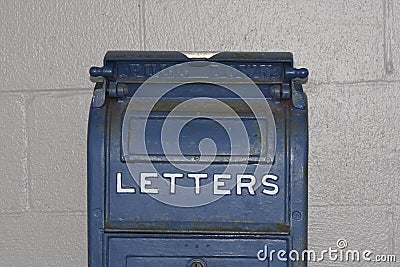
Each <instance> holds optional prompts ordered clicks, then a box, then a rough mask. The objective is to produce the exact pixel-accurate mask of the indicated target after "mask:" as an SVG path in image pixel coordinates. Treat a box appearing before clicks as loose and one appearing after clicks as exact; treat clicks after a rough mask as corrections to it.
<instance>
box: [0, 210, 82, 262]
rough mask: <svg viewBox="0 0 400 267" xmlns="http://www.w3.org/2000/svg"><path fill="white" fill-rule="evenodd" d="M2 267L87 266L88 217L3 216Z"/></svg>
mask: <svg viewBox="0 0 400 267" xmlns="http://www.w3.org/2000/svg"><path fill="white" fill-rule="evenodd" d="M0 225H1V227H2V231H1V233H0V237H1V238H0V265H1V266H87V237H86V236H87V234H86V216H85V215H82V214H48V213H33V214H32V213H24V214H22V215H18V216H9V215H2V216H0Z"/></svg>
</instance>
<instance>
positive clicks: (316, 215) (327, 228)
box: [308, 206, 394, 266]
mask: <svg viewBox="0 0 400 267" xmlns="http://www.w3.org/2000/svg"><path fill="white" fill-rule="evenodd" d="M392 216H393V214H392V210H391V208H390V207H382V206H363V207H355V206H346V207H333V206H332V207H312V208H311V209H310V210H309V230H308V233H309V249H313V250H315V251H317V252H319V253H317V255H320V252H321V251H322V250H324V249H329V247H331V248H332V249H337V250H340V249H339V248H338V246H337V242H338V240H339V239H344V240H346V242H347V247H345V248H344V249H342V251H344V253H346V251H348V250H359V251H361V252H362V251H364V250H370V251H372V252H373V254H372V255H378V254H389V253H391V251H392V250H393V245H392V244H393V242H392V232H393V227H392V226H393V225H392ZM344 255H345V254H344ZM374 264H376V263H373V262H369V263H368V262H365V261H360V262H344V261H339V260H337V261H329V260H324V261H320V262H312V263H310V264H309V266H375V265H374ZM385 266H386V265H385ZM387 266H394V265H387Z"/></svg>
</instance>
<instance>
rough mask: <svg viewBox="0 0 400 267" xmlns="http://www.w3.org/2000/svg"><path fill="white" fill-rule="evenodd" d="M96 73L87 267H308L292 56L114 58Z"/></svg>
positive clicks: (301, 104)
mask: <svg viewBox="0 0 400 267" xmlns="http://www.w3.org/2000/svg"><path fill="white" fill-rule="evenodd" d="M90 74H91V76H92V77H93V79H94V80H95V81H96V85H95V88H94V93H93V99H92V104H91V108H90V115H89V130H88V240H89V241H88V242H89V265H90V266H152V267H154V266H163V267H164V266H174V267H177V266H182V267H187V266H192V267H196V266H197V267H202V266H204V267H205V266H207V267H215V266H306V260H305V259H304V258H303V257H302V252H303V251H304V250H305V249H306V247H307V154H308V130H307V128H308V125H307V100H306V96H305V94H304V93H303V90H302V87H301V84H302V83H304V82H306V80H307V76H308V71H307V70H306V69H296V68H294V67H293V58H292V54H291V53H259V52H257V53H256V52H254V53H244V52H221V53H190V52H186V53H185V52H181V53H180V52H160V51H159V52H127V51H112V52H108V53H107V54H106V55H105V58H104V66H103V67H93V68H91V69H90ZM296 251H297V252H298V253H297V254H296V253H295V252H296Z"/></svg>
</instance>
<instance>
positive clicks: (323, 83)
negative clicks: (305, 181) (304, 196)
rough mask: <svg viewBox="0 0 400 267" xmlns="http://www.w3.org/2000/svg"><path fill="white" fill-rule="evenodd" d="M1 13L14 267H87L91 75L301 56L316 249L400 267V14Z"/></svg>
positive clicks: (135, 8) (1, 116)
mask: <svg viewBox="0 0 400 267" xmlns="http://www.w3.org/2000/svg"><path fill="white" fill-rule="evenodd" d="M0 3H1V4H0V5H1V6H0V14H1V21H2V26H1V33H0V38H1V55H0V68H1V77H0V78H1V83H2V86H1V87H0V144H1V146H0V147H1V153H0V175H1V177H0V227H1V231H0V265H1V266H28V265H32V266H84V265H86V264H87V259H86V253H87V250H86V247H87V238H86V130H87V118H88V111H89V105H90V101H91V93H92V88H93V84H92V83H91V82H90V80H89V75H88V70H89V67H90V66H92V65H101V64H102V58H103V56H104V53H105V52H106V51H107V50H118V49H124V50H184V51H186V50H213V51H215V50H220V51H225V50H226V51H238V50H239V51H291V52H293V53H294V56H295V60H296V62H295V63H296V66H297V67H301V66H304V67H307V68H309V70H310V72H311V73H310V78H309V82H308V83H307V84H306V85H305V86H304V88H305V91H306V93H307V94H308V97H309V108H310V111H309V114H310V162H309V206H310V209H309V244H310V248H314V249H318V250H322V249H325V248H328V246H332V247H335V245H336V240H337V239H338V238H345V239H346V240H347V241H348V243H349V248H351V249H370V250H373V251H374V252H375V254H397V256H398V261H400V259H399V257H400V229H399V223H400V198H399V197H400V193H399V189H400V183H399V173H400V164H399V162H400V160H399V155H400V134H399V132H400V86H399V85H400V72H399V71H400V45H399V43H400V2H399V1H395V0H383V1H381V0H378V1H376V0H364V1H356V0H351V1H342V0H321V1H289V0H288V1H265V2H263V1H245V0H243V1H239V0H238V1H211V0H206V1H194V0H190V1H171V0H163V1H143V0H133V1H132V0H130V1H128V0H125V1H124V0H122V1H106V0H98V1H62V0H56V1H36V0H35V1H21V0H17V1H15V0H1V2H0ZM343 265H346V264H344V263H333V262H323V263H312V264H310V266H343ZM365 265H367V266H374V264H370V265H368V264H366V263H360V264H358V265H357V264H354V263H350V264H347V265H346V266H365ZM382 266H396V264H382Z"/></svg>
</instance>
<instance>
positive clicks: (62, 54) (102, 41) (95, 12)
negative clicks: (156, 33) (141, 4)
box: [0, 0, 140, 90]
mask: <svg viewBox="0 0 400 267" xmlns="http://www.w3.org/2000/svg"><path fill="white" fill-rule="evenodd" d="M1 6H2V8H1V9H0V14H1V18H2V27H1V29H0V36H1V37H2V38H1V39H2V48H1V50H0V51H1V52H0V66H1V69H2V73H1V76H0V77H1V80H2V83H3V87H2V89H1V90H14V89H15V90H21V89H24V90H26V89H32V88H33V89H55V88H83V87H92V84H91V82H90V80H89V72H88V71H89V68H90V66H92V65H102V60H103V56H104V54H105V52H106V51H107V50H135V49H136V50H137V49H139V47H140V45H139V39H140V38H139V22H138V18H139V16H138V2H137V1H130V0H121V1H112V2H110V1H105V0H104V1H62V0H57V1H37V0H35V1H29V2H26V1H12V0H6V1H3V4H2V5H1Z"/></svg>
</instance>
